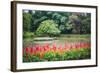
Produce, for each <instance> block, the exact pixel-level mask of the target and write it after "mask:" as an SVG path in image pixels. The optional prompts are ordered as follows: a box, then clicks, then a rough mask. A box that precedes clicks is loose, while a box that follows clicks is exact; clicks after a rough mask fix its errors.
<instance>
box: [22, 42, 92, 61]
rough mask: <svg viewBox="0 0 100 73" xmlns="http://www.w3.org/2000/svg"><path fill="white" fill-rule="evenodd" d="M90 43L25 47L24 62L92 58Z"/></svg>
mask: <svg viewBox="0 0 100 73" xmlns="http://www.w3.org/2000/svg"><path fill="white" fill-rule="evenodd" d="M90 53H91V51H90V43H70V44H69V43H65V44H64V45H63V46H62V44H60V45H59V46H57V45H56V44H55V43H53V44H52V45H51V46H50V45H49V44H45V45H42V46H41V45H35V46H34V47H31V48H28V47H27V48H24V49H23V62H40V61H63V60H79V59H89V58H90Z"/></svg>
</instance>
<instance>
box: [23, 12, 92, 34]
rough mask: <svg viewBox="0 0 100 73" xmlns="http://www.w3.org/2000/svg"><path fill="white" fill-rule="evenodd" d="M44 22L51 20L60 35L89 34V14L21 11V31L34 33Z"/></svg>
mask: <svg viewBox="0 0 100 73" xmlns="http://www.w3.org/2000/svg"><path fill="white" fill-rule="evenodd" d="M46 20H52V21H53V22H54V23H55V24H54V25H55V26H56V27H57V29H59V31H60V33H61V34H90V33H91V14H90V13H79V12H60V11H59V12H58V11H39V10H23V31H24V32H36V30H37V29H38V28H39V26H40V24H41V23H42V22H44V21H46ZM45 23H49V21H46V22H45ZM55 26H52V27H55Z"/></svg>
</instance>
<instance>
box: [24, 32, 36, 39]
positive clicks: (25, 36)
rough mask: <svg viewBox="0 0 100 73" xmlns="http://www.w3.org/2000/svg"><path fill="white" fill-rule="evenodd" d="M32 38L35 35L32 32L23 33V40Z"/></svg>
mask: <svg viewBox="0 0 100 73" xmlns="http://www.w3.org/2000/svg"><path fill="white" fill-rule="evenodd" d="M34 36H35V34H34V33H33V32H24V33H23V38H32V37H34Z"/></svg>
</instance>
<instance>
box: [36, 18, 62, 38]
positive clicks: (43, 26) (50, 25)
mask: <svg viewBox="0 0 100 73" xmlns="http://www.w3.org/2000/svg"><path fill="white" fill-rule="evenodd" d="M59 34H60V30H59V29H58V28H57V24H56V23H55V22H54V21H53V20H45V21H43V22H41V23H40V26H39V27H38V28H37V30H36V35H37V36H57V35H59Z"/></svg>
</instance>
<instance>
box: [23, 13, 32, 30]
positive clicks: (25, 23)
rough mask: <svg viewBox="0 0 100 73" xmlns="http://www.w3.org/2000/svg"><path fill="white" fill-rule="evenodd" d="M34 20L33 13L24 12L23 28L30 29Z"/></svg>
mask: <svg viewBox="0 0 100 73" xmlns="http://www.w3.org/2000/svg"><path fill="white" fill-rule="evenodd" d="M31 22H32V15H31V14H30V13H23V30H24V32H25V31H27V32H28V31H30V28H31Z"/></svg>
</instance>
